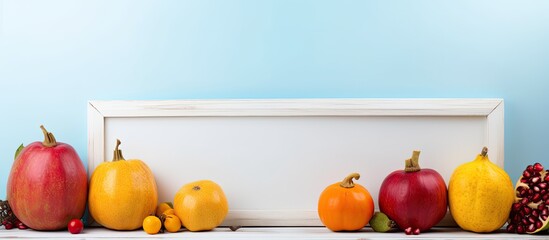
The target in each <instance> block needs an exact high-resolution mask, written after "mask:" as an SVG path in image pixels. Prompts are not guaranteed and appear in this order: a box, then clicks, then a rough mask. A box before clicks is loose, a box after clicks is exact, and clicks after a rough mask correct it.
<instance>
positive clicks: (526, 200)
mask: <svg viewBox="0 0 549 240" xmlns="http://www.w3.org/2000/svg"><path fill="white" fill-rule="evenodd" d="M528 202H529V201H528V198H523V199H522V200H521V201H520V203H522V205H526V204H528ZM545 204H547V203H545Z"/></svg>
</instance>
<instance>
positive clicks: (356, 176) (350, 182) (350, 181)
mask: <svg viewBox="0 0 549 240" xmlns="http://www.w3.org/2000/svg"><path fill="white" fill-rule="evenodd" d="M353 178H354V179H355V180H358V179H359V178H360V174H358V173H351V174H349V176H347V177H345V179H343V181H341V183H340V184H339V186H341V187H344V188H353V187H355V183H353Z"/></svg>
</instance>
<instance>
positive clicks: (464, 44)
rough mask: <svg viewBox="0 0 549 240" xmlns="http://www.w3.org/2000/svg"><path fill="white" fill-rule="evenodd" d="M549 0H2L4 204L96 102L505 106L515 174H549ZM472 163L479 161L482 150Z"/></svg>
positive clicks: (81, 128)
mask: <svg viewBox="0 0 549 240" xmlns="http://www.w3.org/2000/svg"><path fill="white" fill-rule="evenodd" d="M548 13H549V1H505V0H504V1H502V0H498V1H495V0H494V1H486V0H480V1H479V0H474V1H473V0H472V1H436V0H433V1H421V0H417V1H393V0H383V1H381V0H380V1H350V0H339V1H335V0H334V1H322V0H314V1H308V0H271V1H269V0H248V1H245V0H242V1H236V0H218V1H208V0H196V1H158V0H156V1H139V0H133V1H110V0H109V1H104V0H103V1H101V0H96V1H26V0H0V16H1V18H0V114H1V115H0V199H5V186H6V181H7V178H8V174H9V170H10V168H11V163H12V161H13V154H14V150H15V149H16V148H17V146H18V145H19V144H20V143H25V144H28V143H30V142H33V141H38V140H42V138H43V136H42V133H41V132H40V129H39V125H40V124H44V125H45V126H46V127H47V128H48V130H50V131H52V132H54V133H55V134H56V137H57V139H58V140H59V141H62V142H68V143H70V144H71V145H73V146H74V147H75V148H76V150H77V151H78V153H79V154H80V156H81V158H82V160H83V161H86V160H87V159H86V158H87V149H86V148H87V135H86V134H87V130H86V129H87V125H86V121H87V117H86V104H87V101H88V100H94V99H100V100H116V99H145V100H152V99H210V98H215V99H226V98H379V97H383V98H393V97H394V98H416V97H421V98H429V97H437V98H440V97H442V98H494V97H496V98H504V99H505V154H506V155H505V169H506V170H507V171H508V172H509V173H510V175H511V178H512V179H513V181H515V180H516V179H517V178H518V176H519V175H520V173H521V171H522V169H524V168H525V166H526V165H527V164H530V163H533V162H536V161H539V162H542V163H544V164H545V165H547V166H549V155H548V154H547V152H548V151H547V149H548V147H549V138H548V137H549V129H548V127H547V123H548V122H549V114H548V113H547V109H549V95H548V94H547V92H548V90H549V14H548ZM472 157H474V156H472Z"/></svg>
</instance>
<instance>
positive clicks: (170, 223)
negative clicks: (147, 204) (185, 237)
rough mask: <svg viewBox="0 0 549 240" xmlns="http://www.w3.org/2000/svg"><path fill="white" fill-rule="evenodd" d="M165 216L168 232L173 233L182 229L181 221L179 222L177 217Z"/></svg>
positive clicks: (165, 225) (172, 215)
mask: <svg viewBox="0 0 549 240" xmlns="http://www.w3.org/2000/svg"><path fill="white" fill-rule="evenodd" d="M165 216H166V218H165V219H164V227H165V228H166V231H168V232H172V233H173V232H177V231H179V229H181V220H179V218H178V217H177V216H176V215H174V214H168V215H165Z"/></svg>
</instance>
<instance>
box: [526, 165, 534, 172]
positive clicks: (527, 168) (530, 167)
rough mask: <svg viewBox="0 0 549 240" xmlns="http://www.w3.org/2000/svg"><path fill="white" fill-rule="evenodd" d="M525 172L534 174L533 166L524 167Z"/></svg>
mask: <svg viewBox="0 0 549 240" xmlns="http://www.w3.org/2000/svg"><path fill="white" fill-rule="evenodd" d="M526 171H527V172H529V173H533V172H534V166H532V165H528V166H527V167H526Z"/></svg>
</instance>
